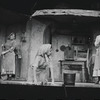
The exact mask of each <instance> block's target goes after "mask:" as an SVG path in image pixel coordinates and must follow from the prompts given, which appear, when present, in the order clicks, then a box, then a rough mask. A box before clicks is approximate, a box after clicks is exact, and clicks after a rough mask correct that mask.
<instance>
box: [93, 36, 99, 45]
mask: <svg viewBox="0 0 100 100" xmlns="http://www.w3.org/2000/svg"><path fill="white" fill-rule="evenodd" d="M94 44H95V46H98V45H100V35H98V36H97V37H96V40H95V43H94Z"/></svg>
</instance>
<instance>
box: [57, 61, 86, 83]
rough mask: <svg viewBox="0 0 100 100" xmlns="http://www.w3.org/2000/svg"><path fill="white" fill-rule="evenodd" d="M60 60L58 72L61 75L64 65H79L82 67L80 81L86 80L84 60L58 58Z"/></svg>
mask: <svg viewBox="0 0 100 100" xmlns="http://www.w3.org/2000/svg"><path fill="white" fill-rule="evenodd" d="M59 62H60V71H61V72H60V73H61V75H62V77H63V73H62V67H63V66H64V65H81V68H82V82H86V76H85V69H86V66H85V62H86V61H78V60H75V61H74V60H73V61H72V60H59Z"/></svg>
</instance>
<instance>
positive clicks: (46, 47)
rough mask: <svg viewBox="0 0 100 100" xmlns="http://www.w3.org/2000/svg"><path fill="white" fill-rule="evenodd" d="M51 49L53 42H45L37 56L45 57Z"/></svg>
mask: <svg viewBox="0 0 100 100" xmlns="http://www.w3.org/2000/svg"><path fill="white" fill-rule="evenodd" d="M50 49H51V44H43V45H42V46H41V47H40V48H39V49H38V52H37V55H36V56H43V57H44V55H45V54H47V53H48V51H49V50H50Z"/></svg>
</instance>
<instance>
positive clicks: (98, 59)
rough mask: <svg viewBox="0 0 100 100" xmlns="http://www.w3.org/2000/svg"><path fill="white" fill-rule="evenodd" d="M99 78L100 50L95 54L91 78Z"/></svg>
mask: <svg viewBox="0 0 100 100" xmlns="http://www.w3.org/2000/svg"><path fill="white" fill-rule="evenodd" d="M97 76H100V50H99V51H98V52H96V56H95V63H94V69H93V77H97Z"/></svg>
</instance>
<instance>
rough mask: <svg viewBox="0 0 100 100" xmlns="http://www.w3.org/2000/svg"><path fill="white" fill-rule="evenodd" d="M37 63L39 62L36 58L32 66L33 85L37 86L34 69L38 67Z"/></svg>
mask: <svg viewBox="0 0 100 100" xmlns="http://www.w3.org/2000/svg"><path fill="white" fill-rule="evenodd" d="M39 61H40V59H39V57H36V58H35V61H34V64H33V65H32V66H33V75H34V84H37V77H36V69H37V67H38V65H39Z"/></svg>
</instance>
